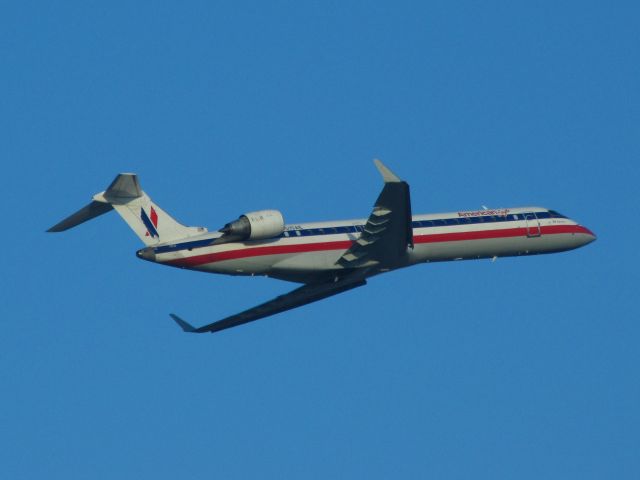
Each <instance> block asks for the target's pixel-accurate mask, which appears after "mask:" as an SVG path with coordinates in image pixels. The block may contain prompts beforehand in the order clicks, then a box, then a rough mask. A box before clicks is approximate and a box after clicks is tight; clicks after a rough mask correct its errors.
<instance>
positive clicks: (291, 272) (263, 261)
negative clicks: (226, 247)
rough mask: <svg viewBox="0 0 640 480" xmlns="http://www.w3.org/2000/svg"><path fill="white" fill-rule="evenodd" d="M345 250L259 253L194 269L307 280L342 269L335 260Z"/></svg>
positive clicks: (300, 280)
mask: <svg viewBox="0 0 640 480" xmlns="http://www.w3.org/2000/svg"><path fill="white" fill-rule="evenodd" d="M342 253H344V250H331V251H320V252H305V253H295V254H291V253H287V254H275V255H262V256H254V257H249V258H242V259H233V260H221V261H216V262H212V263H208V264H204V265H200V266H198V267H197V268H196V269H197V270H201V271H206V272H211V273H221V274H228V275H266V276H270V277H275V278H280V279H283V280H290V281H294V282H306V281H309V279H312V278H315V277H324V276H326V274H327V272H330V271H333V270H342V267H341V266H339V265H336V261H337V260H338V258H340V255H341V254H342Z"/></svg>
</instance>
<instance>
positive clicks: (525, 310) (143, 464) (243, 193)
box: [0, 1, 640, 479]
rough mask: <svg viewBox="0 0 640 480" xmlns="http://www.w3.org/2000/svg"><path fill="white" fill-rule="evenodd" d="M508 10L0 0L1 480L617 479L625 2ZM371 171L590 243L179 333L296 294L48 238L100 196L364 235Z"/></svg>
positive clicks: (627, 447) (492, 5) (623, 310)
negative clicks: (347, 228) (380, 168)
mask: <svg viewBox="0 0 640 480" xmlns="http://www.w3.org/2000/svg"><path fill="white" fill-rule="evenodd" d="M531 3H532V2H489V3H487V2H412V3H406V2H386V3H385V2H373V1H361V2H344V1H328V2H316V3H311V2H304V4H303V2H182V3H175V2H87V1H82V2H62V3H60V2H28V1H26V2H13V3H12V4H9V3H4V4H3V5H2V7H1V8H0V54H1V57H0V60H1V61H0V112H1V115H0V158H1V159H2V165H3V179H4V181H3V182H2V183H3V193H4V201H3V202H2V204H1V207H0V208H1V210H2V218H3V220H4V222H3V223H4V228H3V230H2V232H3V237H4V239H5V259H4V261H3V267H2V280H1V281H2V302H0V319H1V322H2V330H1V332H2V333H0V381H1V383H0V385H1V386H2V392H1V394H0V477H2V478H7V479H9V478H11V479H33V478H51V479H58V478H59V479H75V478H77V479H86V478H95V479H111V478H118V479H123V478H154V479H165V478H166V479H169V478H171V479H174V478H193V479H200V478H226V479H236V478H237V479H243V478H274V479H275V478H277V479H279V478H318V479H320V478H322V479H326V478H487V479H495V478H523V479H540V478H559V479H573V478H575V479H578V478H579V479H595V478H617V479H637V478H640V433H639V432H640V353H639V352H640V347H639V346H640V324H639V322H640V315H639V313H640V308H639V306H638V286H639V285H640V278H639V273H638V271H639V270H638V267H639V265H638V263H639V262H638V246H637V244H638V238H640V236H639V234H640V229H639V227H638V225H639V224H640V222H639V221H638V219H637V213H638V200H639V195H638V182H639V180H640V179H639V178H638V177H639V175H638V173H639V170H640V169H639V167H638V161H639V159H640V143H639V141H640V140H639V139H640V128H639V127H640V89H639V85H640V55H639V53H640V33H639V32H640V29H639V28H638V18H639V15H640V7H638V3H637V2H615V3H612V4H611V5H609V3H607V2H589V1H587V2H546V3H544V4H540V3H539V2H534V3H535V5H532V4H531ZM559 3H562V4H561V5H559ZM266 4H269V5H268V6H267V5H266ZM374 157H380V158H382V159H383V160H384V161H385V162H386V163H387V164H388V165H389V166H390V167H391V168H392V169H393V170H394V171H395V172H396V173H398V175H400V176H402V177H403V178H404V179H406V180H407V181H408V182H409V183H410V184H411V187H412V195H413V196H412V200H413V208H414V212H416V213H427V212H439V211H452V210H458V209H475V208H478V207H480V205H489V206H492V207H501V206H521V205H542V206H546V207H549V208H555V209H558V210H559V211H561V212H563V213H565V214H567V215H569V216H571V217H573V218H575V219H577V220H578V221H580V222H581V223H583V224H585V225H586V226H588V227H589V228H591V229H593V231H595V232H596V233H597V234H598V237H599V238H598V241H597V242H595V243H594V244H592V245H589V246H588V247H586V248H583V249H580V250H577V251H573V252H568V253H564V254H557V255H548V256H539V257H533V258H516V259H500V260H498V261H497V262H495V263H491V262H489V261H478V262H464V263H456V264H439V265H430V266H427V265H425V266H418V267H415V268H413V269H408V270H404V271H399V272H394V273H392V274H389V275H385V276H381V277H377V278H375V279H373V280H372V281H371V282H370V284H369V285H368V286H367V287H366V288H363V289H359V290H355V291H352V292H350V293H347V294H344V295H341V296H338V297H334V298H332V299H329V300H326V301H324V302H320V303H317V304H313V305H309V306H307V307H304V308H302V309H299V310H294V311H291V312H287V313H284V314H281V315H279V316H277V317H272V318H269V319H265V320H262V321H260V322H256V323H254V324H251V325H249V326H245V327H241V328H237V329H233V330H229V331H227V332H223V333H221V334H218V335H201V336H195V335H186V334H184V333H182V332H181V331H180V330H179V329H178V328H177V327H176V325H175V324H174V323H173V322H172V321H171V320H170V319H169V317H168V315H167V314H168V313H169V312H173V311H175V312H177V313H179V314H181V315H183V316H184V317H185V318H187V319H189V320H190V321H192V322H193V323H195V324H198V325H199V324H203V323H208V322H211V321H214V320H217V319H219V318H221V317H223V316H226V315H228V314H231V313H236V312H237V311H240V310H242V309H244V308H247V307H249V306H252V305H255V304H257V303H260V302H261V301H264V300H266V299H269V298H271V297H273V296H275V295H277V294H279V293H282V292H285V291H288V290H290V289H291V288H292V287H293V285H292V284H288V283H284V282H279V281H275V280H267V279H262V278H254V279H251V278H229V277H222V276H213V275H204V274H201V273H194V272H187V271H181V270H175V269H170V268H164V267H161V266H158V265H154V264H151V263H147V262H141V261H139V260H138V259H136V258H135V255H134V253H135V251H136V249H137V248H139V242H138V239H137V238H136V237H135V236H134V235H133V234H132V233H131V232H130V231H129V230H128V228H127V227H126V225H125V224H124V223H122V222H121V220H120V219H119V217H117V216H116V215H115V214H109V215H107V216H104V217H101V218H100V219H98V220H95V221H93V222H91V223H88V224H85V225H82V226H81V227H78V228H77V229H75V230H72V231H69V232H66V233H64V234H56V235H54V234H45V233H44V231H45V230H46V229H47V228H48V227H50V226H51V225H52V224H54V223H56V222H57V221H58V220H60V219H61V218H63V217H64V216H66V215H68V214H69V213H71V212H72V211H74V210H75V209H77V208H79V207H80V206H82V205H84V204H86V203H87V202H88V201H89V199H90V197H91V195H92V194H94V193H96V192H98V191H100V190H103V189H104V188H105V187H106V186H107V185H108V184H109V182H110V181H111V180H112V179H113V177H114V176H115V175H116V174H117V173H118V172H122V171H133V172H136V173H138V174H139V175H140V178H141V182H142V185H143V188H145V190H146V191H147V192H148V193H149V194H150V195H151V196H152V197H153V198H154V200H156V201H157V202H158V203H159V204H160V205H161V206H163V207H164V208H165V209H167V210H168V211H169V212H171V213H172V214H174V215H175V216H176V217H177V218H178V219H180V220H182V221H183V222H184V223H187V224H192V225H205V226H207V227H209V228H217V227H220V226H221V225H222V224H224V223H225V222H227V221H229V220H231V219H234V218H236V217H237V216H238V215H239V214H241V213H243V212H245V211H250V210H257V209H263V208H278V209H280V210H282V212H283V213H284V215H285V217H286V219H287V220H288V221H290V222H300V221H313V220H326V219H339V218H353V217H356V218H357V217H366V216H367V215H368V213H369V211H370V208H371V205H372V204H373V201H374V200H375V197H376V196H377V194H378V192H379V190H380V187H381V181H380V178H379V176H378V173H377V172H376V171H375V169H374V167H373V165H372V163H371V159H372V158H374Z"/></svg>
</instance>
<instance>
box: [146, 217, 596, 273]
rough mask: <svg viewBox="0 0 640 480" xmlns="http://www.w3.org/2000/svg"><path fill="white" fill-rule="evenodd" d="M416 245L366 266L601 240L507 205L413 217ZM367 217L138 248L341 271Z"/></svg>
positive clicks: (236, 268)
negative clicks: (257, 235)
mask: <svg viewBox="0 0 640 480" xmlns="http://www.w3.org/2000/svg"><path fill="white" fill-rule="evenodd" d="M412 220H413V222H412V227H413V243H414V245H413V248H408V249H407V254H406V256H404V257H403V259H402V261H401V262H399V263H397V264H394V265H378V266H373V267H372V266H371V265H369V266H367V268H369V271H370V273H369V274H368V275H367V276H369V275H375V274H377V273H380V272H383V271H388V270H392V269H397V268H402V267H407V266H410V265H415V264H417V263H425V262H439V261H450V260H470V259H478V258H494V257H506V256H517V255H534V254H542V253H553V252H561V251H565V250H572V249H575V248H578V247H581V246H583V245H586V244H588V243H590V242H592V241H593V240H595V235H594V234H593V233H592V232H591V231H590V230H588V229H587V228H585V227H583V226H581V225H579V224H578V223H576V222H575V221H573V220H571V219H570V218H567V217H565V216H563V215H561V214H558V213H557V212H554V211H553V210H548V209H546V208H541V207H524V208H505V209H496V210H479V211H465V212H453V213H442V214H429V215H414V216H413V217H412ZM365 223H366V220H365V219H359V220H348V221H335V222H318V223H300V224H291V225H287V226H286V228H285V231H284V233H283V234H281V235H279V236H278V237H275V238H269V239H265V240H253V241H245V242H232V243H223V244H218V245H211V242H212V241H213V240H215V239H216V238H218V237H219V236H220V234H218V233H209V234H205V235H202V236H199V237H192V238H188V239H185V240H184V241H182V242H181V241H178V242H174V243H171V244H161V245H157V246H153V247H148V248H146V249H143V250H140V251H138V256H139V257H140V258H143V259H145V260H150V261H154V262H157V263H161V264H164V265H169V266H174V267H179V268H187V269H191V270H198V271H203V272H210V273H219V274H227V275H265V276H269V277H273V278H278V279H282V280H289V281H294V282H313V281H322V280H325V279H326V278H328V277H331V276H332V275H336V274H339V272H340V271H343V270H344V267H342V266H341V265H339V264H338V263H337V261H338V260H339V259H340V257H341V256H342V255H343V254H344V253H345V251H347V250H348V249H349V247H351V245H352V244H353V242H354V241H355V240H357V239H358V238H359V236H360V232H361V231H362V228H363V225H364V224H365Z"/></svg>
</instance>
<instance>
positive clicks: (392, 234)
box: [336, 160, 413, 268]
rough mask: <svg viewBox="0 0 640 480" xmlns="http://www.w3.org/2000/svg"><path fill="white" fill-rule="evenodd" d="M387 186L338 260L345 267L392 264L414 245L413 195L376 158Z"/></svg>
mask: <svg viewBox="0 0 640 480" xmlns="http://www.w3.org/2000/svg"><path fill="white" fill-rule="evenodd" d="M374 162H375V164H376V167H377V168H378V170H379V171H380V173H381V174H382V178H383V180H384V188H383V189H382V192H380V195H379V196H378V199H377V200H376V203H375V205H374V207H373V212H371V215H369V219H368V220H367V223H366V225H365V226H364V231H363V232H362V235H360V238H359V239H358V240H356V241H355V242H354V243H353V245H352V246H351V248H349V250H347V251H346V252H345V253H344V255H342V257H340V259H339V260H338V261H337V262H336V263H338V264H340V265H342V266H343V267H345V268H355V267H369V266H381V267H393V266H396V265H397V264H398V263H399V262H400V260H401V259H402V258H403V257H404V256H405V255H406V253H407V247H411V248H413V229H412V227H411V195H410V193H409V184H408V183H407V182H403V181H402V180H400V179H399V178H398V177H397V176H396V175H394V174H393V173H392V172H391V170H389V169H388V168H387V167H385V166H384V164H383V163H382V162H381V161H380V160H374Z"/></svg>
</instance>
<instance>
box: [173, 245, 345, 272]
mask: <svg viewBox="0 0 640 480" xmlns="http://www.w3.org/2000/svg"><path fill="white" fill-rule="evenodd" d="M352 243H353V242H351V241H350V240H342V241H337V242H318V243H297V244H292V245H271V246H268V247H250V248H243V249H238V250H228V251H226V252H218V253H207V254H205V255H197V256H195V257H187V258H179V259H177V260H170V261H168V262H166V263H167V264H168V265H175V266H179V267H197V266H198V265H204V264H205V263H214V262H221V261H223V260H237V259H238V258H249V257H258V256H262V255H282V254H284V253H307V252H319V251H329V250H346V249H348V248H349V247H350V246H351V244H352Z"/></svg>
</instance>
